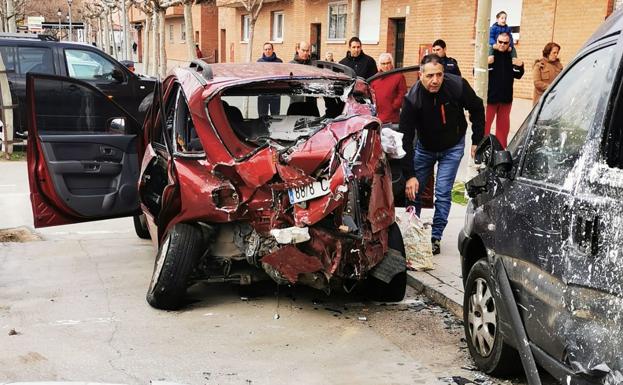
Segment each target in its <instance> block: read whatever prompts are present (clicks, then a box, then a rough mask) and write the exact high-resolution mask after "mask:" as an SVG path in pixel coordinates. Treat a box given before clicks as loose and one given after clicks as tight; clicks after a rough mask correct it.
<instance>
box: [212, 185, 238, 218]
mask: <svg viewBox="0 0 623 385" xmlns="http://www.w3.org/2000/svg"><path fill="white" fill-rule="evenodd" d="M212 200H213V201H214V205H215V206H216V208H218V209H221V210H225V211H227V212H234V211H236V210H238V206H240V195H238V192H237V191H236V189H235V188H234V186H232V185H225V186H219V187H217V188H215V189H214V190H212Z"/></svg>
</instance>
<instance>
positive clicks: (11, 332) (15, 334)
mask: <svg viewBox="0 0 623 385" xmlns="http://www.w3.org/2000/svg"><path fill="white" fill-rule="evenodd" d="M20 334H22V333H20V332H18V331H16V330H15V329H11V330H9V335H10V336H17V335H20Z"/></svg>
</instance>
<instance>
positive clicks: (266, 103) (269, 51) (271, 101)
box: [257, 42, 283, 116]
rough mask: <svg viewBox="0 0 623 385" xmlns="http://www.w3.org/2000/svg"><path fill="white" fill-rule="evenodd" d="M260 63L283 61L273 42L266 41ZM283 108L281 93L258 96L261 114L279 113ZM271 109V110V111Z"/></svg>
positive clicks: (258, 110)
mask: <svg viewBox="0 0 623 385" xmlns="http://www.w3.org/2000/svg"><path fill="white" fill-rule="evenodd" d="M257 61H258V63H283V60H281V59H279V58H278V57H277V54H276V53H275V49H274V47H273V43H270V42H266V43H264V47H263V52H262V57H261V58H259V59H257ZM280 110H281V98H280V96H279V95H260V96H258V98H257V112H258V115H259V116H266V115H279V114H280ZM269 111H270V112H269Z"/></svg>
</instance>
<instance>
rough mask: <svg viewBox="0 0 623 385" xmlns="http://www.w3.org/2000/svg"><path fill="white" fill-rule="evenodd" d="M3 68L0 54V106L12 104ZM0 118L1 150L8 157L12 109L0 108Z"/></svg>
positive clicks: (11, 132)
mask: <svg viewBox="0 0 623 385" xmlns="http://www.w3.org/2000/svg"><path fill="white" fill-rule="evenodd" d="M5 69H6V68H5V67H4V62H3V61H2V55H0V107H2V106H12V105H13V100H12V99H11V91H10V88H9V80H8V78H7V74H6V71H5ZM0 118H2V121H3V123H4V129H3V130H2V138H0V139H1V140H2V142H1V143H2V150H3V151H4V153H5V154H6V158H7V159H9V158H10V155H11V154H12V153H13V144H12V142H13V110H12V109H10V108H7V109H0Z"/></svg>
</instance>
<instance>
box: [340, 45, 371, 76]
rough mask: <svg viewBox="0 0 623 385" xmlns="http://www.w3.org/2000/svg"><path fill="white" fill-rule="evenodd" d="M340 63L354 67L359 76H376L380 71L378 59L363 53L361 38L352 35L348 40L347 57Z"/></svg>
mask: <svg viewBox="0 0 623 385" xmlns="http://www.w3.org/2000/svg"><path fill="white" fill-rule="evenodd" d="M340 64H344V65H345V66H347V67H350V68H352V69H353V70H354V71H355V73H356V74H357V76H361V77H362V78H364V79H367V78H369V77H372V76H374V75H375V74H376V73H377V72H378V68H377V66H376V61H375V60H374V59H373V58H371V57H370V56H368V55H366V54H365V53H363V50H362V49H361V40H359V38H358V37H356V36H355V37H351V38H350V40H349V41H348V52H347V53H346V57H345V58H344V59H342V60H340Z"/></svg>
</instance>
